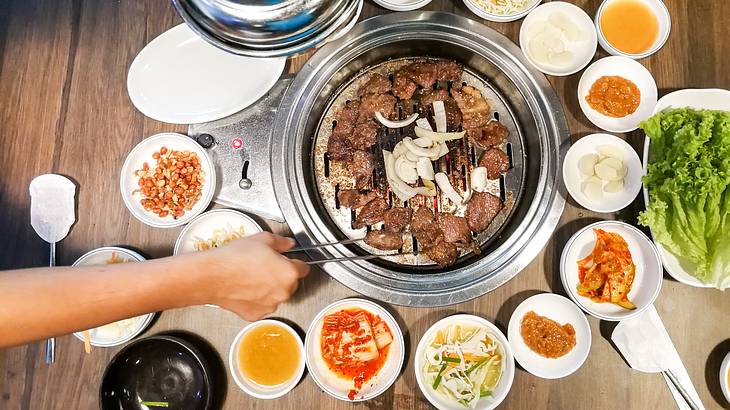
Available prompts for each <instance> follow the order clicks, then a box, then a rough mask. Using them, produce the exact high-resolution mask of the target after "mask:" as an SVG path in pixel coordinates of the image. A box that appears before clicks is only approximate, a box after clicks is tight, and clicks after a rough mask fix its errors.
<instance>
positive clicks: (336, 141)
mask: <svg viewBox="0 0 730 410" xmlns="http://www.w3.org/2000/svg"><path fill="white" fill-rule="evenodd" d="M327 153H328V154H329V157H330V159H331V160H332V161H345V162H349V161H352V158H353V155H354V153H355V147H353V146H352V142H351V141H350V137H349V136H348V135H347V134H341V133H333V134H332V135H331V136H330V138H329V140H328V141H327Z"/></svg>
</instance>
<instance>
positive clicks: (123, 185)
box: [119, 132, 216, 228]
mask: <svg viewBox="0 0 730 410" xmlns="http://www.w3.org/2000/svg"><path fill="white" fill-rule="evenodd" d="M163 146H164V147H167V149H174V150H180V151H185V150H187V151H192V152H194V153H196V154H197V155H198V158H200V166H201V167H202V170H203V172H204V174H205V175H204V177H203V178H204V183H203V188H202V192H201V197H200V199H199V200H198V202H196V203H195V205H194V206H193V209H192V210H190V211H185V214H184V215H183V216H182V217H181V218H178V219H175V218H173V217H172V216H171V215H168V216H166V217H164V218H160V217H159V216H157V215H155V214H154V213H152V212H151V211H146V210H145V209H144V207H142V204H140V199H141V198H142V197H141V196H140V194H133V193H132V192H133V191H135V190H136V189H139V185H138V184H137V181H138V179H139V178H137V177H136V176H134V172H135V171H136V170H138V169H141V168H142V164H143V163H145V162H147V163H148V164H149V166H150V168H154V167H155V160H154V159H153V158H152V154H153V153H154V152H155V151H159V149H160V148H161V147H163ZM215 180H216V178H215V167H214V166H213V162H212V161H211V160H210V157H209V156H208V153H207V152H206V151H205V149H204V148H203V147H201V146H200V145H199V144H198V143H197V142H195V141H193V139H192V138H189V137H187V136H185V135H182V134H177V133H174V132H165V133H161V134H156V135H153V136H151V137H149V138H145V139H144V140H142V142H140V143H139V144H137V146H136V147H134V148H133V149H132V151H131V152H130V153H129V155H128V156H127V159H126V160H125V161H124V165H122V172H121V175H120V176H119V187H120V189H121V192H122V199H123V200H124V204H125V205H126V206H127V209H129V212H131V213H132V215H133V216H134V217H135V218H137V219H138V220H139V221H141V222H142V223H144V224H146V225H149V226H152V227H155V228H172V227H175V226H180V225H184V224H186V223H188V222H189V221H190V220H191V219H193V218H195V216H197V215H198V214H200V213H201V212H203V211H205V209H206V208H208V205H209V204H210V201H211V200H212V199H213V192H214V191H215V184H216V182H215Z"/></svg>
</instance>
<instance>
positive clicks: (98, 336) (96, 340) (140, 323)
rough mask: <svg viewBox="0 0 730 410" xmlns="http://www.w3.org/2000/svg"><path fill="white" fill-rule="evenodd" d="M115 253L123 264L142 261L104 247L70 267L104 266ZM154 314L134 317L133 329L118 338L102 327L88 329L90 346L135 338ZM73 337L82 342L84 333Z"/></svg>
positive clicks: (133, 254)
mask: <svg viewBox="0 0 730 410" xmlns="http://www.w3.org/2000/svg"><path fill="white" fill-rule="evenodd" d="M113 253H116V254H117V256H118V257H119V258H121V259H122V260H124V261H125V262H141V261H144V260H145V258H144V256H142V255H140V254H139V253H137V252H135V251H133V250H130V249H126V248H120V247H118V246H104V247H101V248H96V249H94V250H92V251H89V252H86V253H85V254H83V255H81V257H79V258H78V259H76V262H74V263H73V265H71V266H94V265H105V264H107V263H108V262H107V261H108V260H109V259H111V257H112V254H113ZM154 317H155V313H148V314H146V315H140V316H136V317H133V318H130V319H133V320H134V327H133V328H132V329H131V330H130V331H129V332H128V333H126V334H123V335H120V336H118V337H109V336H108V335H107V334H105V332H104V331H103V330H101V331H100V330H99V328H101V327H102V326H99V327H97V328H94V329H89V341H90V342H91V345H92V346H96V347H112V346H119V345H122V344H124V343H127V342H128V341H130V340H132V339H134V338H135V337H137V336H138V335H139V334H140V333H142V332H144V330H145V329H147V327H148V326H149V325H150V323H152V319H154ZM73 335H74V337H75V338H77V339H79V340H81V341H84V332H75V333H74V334H73Z"/></svg>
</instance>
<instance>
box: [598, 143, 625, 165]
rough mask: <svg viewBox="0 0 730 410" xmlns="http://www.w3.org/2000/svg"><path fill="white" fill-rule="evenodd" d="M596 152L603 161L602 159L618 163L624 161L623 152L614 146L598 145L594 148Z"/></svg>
mask: <svg viewBox="0 0 730 410" xmlns="http://www.w3.org/2000/svg"><path fill="white" fill-rule="evenodd" d="M596 151H598V155H600V156H601V157H602V158H601V159H603V157H610V158H616V159H617V160H619V161H623V160H624V152H623V150H622V149H621V148H619V147H617V146H615V145H609V144H604V145H599V146H597V147H596Z"/></svg>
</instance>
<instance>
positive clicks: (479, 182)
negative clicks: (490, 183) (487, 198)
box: [469, 167, 487, 192]
mask: <svg viewBox="0 0 730 410" xmlns="http://www.w3.org/2000/svg"><path fill="white" fill-rule="evenodd" d="M469 182H470V184H469V185H471V189H473V190H475V191H477V192H484V191H486V190H487V169H486V168H485V167H476V168H474V169H473V170H472V171H471V178H470V180H469Z"/></svg>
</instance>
